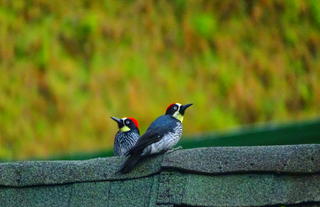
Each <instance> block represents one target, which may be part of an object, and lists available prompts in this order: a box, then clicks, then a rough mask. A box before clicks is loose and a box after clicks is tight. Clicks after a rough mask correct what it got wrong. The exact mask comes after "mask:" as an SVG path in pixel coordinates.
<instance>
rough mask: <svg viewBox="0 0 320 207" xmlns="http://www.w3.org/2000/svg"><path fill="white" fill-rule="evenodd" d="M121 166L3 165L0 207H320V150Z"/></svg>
mask: <svg viewBox="0 0 320 207" xmlns="http://www.w3.org/2000/svg"><path fill="white" fill-rule="evenodd" d="M122 161H123V158H119V157H111V158H99V159H91V160H86V161H30V162H14V163H1V164H0V206H1V207H15V206H17V207H20V206H28V207H29V206H30V207H34V206H36V207H38V206H39V207H40V206H46V207H55V206H62V207H64V206H65V207H77V206H94V207H114V206H116V207H141V206H142V207H174V206H175V207H183V206H203V207H209V206H215V207H220V206H221V207H222V206H224V207H229V206H230V207H242V206H243V207H248V206H263V207H267V206H273V207H276V206H278V207H279V206H281V205H285V206H299V207H307V206H308V207H317V206H320V187H319V186H320V166H319V164H320V145H296V146H269V147H217V148H197V149H192V150H179V151H175V152H172V153H167V154H165V155H160V156H156V157H153V158H151V159H148V160H146V161H145V162H143V163H142V164H140V165H139V166H138V167H137V168H136V169H135V170H133V172H131V173H129V174H125V175H119V174H116V173H115V172H116V171H117V169H118V168H119V166H120V164H121V162H122Z"/></svg>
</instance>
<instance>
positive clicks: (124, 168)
mask: <svg viewBox="0 0 320 207" xmlns="http://www.w3.org/2000/svg"><path fill="white" fill-rule="evenodd" d="M141 158H142V156H141V155H139V154H134V155H129V157H128V158H127V159H126V161H124V163H123V164H122V165H121V167H120V169H119V171H118V172H120V173H128V172H130V171H131V170H132V169H133V168H134V166H136V164H137V163H138V162H139V161H140V160H141Z"/></svg>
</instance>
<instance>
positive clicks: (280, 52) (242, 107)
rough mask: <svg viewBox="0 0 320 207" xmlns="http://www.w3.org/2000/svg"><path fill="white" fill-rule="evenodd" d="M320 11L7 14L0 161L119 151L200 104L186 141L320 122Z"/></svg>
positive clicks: (99, 6)
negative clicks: (135, 135) (119, 145)
mask: <svg viewBox="0 0 320 207" xmlns="http://www.w3.org/2000/svg"><path fill="white" fill-rule="evenodd" d="M319 49H320V4H319V2H318V0H309V1H303V0H285V1H284V0H261V1H254V0H239V1H234V0H225V1H219V0H214V1H200V0H190V1H187V0H174V1H171V0H161V1H140V0H131V1H108V0H105V1H102V0H97V1H88V0H77V1H60V0H53V1H47V0H14V1H12V0H2V1H1V3H0V63H1V64H0V158H1V159H26V158H29V157H46V156H49V155H54V154H63V153H67V152H68V153H70V152H89V151H95V150H103V149H106V148H110V147H112V145H113V138H114V134H115V133H116V130H117V126H116V124H115V123H114V122H113V121H112V120H111V119H109V117H110V116H111V115H112V116H118V117H124V116H132V117H135V118H137V119H138V120H139V121H140V125H141V128H142V131H144V130H145V128H146V127H147V126H148V125H149V123H150V122H151V121H152V120H153V119H154V118H155V117H157V116H159V115H160V114H162V113H164V111H165V108H166V106H167V105H168V104H170V103H172V102H181V103H189V102H191V103H194V106H193V107H192V108H190V110H189V111H188V112H187V113H186V117H185V122H184V134H186V135H192V134H198V133H204V132H209V131H224V130H228V129H231V128H234V127H237V126H240V125H247V124H254V123H264V122H275V123H282V122H287V121H293V120H303V119H310V118H314V117H316V116H317V115H318V114H319V112H320V106H319V103H320V84H319V82H320V54H319Z"/></svg>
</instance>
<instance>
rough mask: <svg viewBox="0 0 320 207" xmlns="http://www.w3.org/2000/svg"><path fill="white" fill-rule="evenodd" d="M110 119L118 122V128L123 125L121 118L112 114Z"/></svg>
mask: <svg viewBox="0 0 320 207" xmlns="http://www.w3.org/2000/svg"><path fill="white" fill-rule="evenodd" d="M111 119H112V120H114V121H115V122H117V123H118V126H119V128H121V127H122V126H123V123H122V120H121V119H119V118H117V117H114V116H112V117H111Z"/></svg>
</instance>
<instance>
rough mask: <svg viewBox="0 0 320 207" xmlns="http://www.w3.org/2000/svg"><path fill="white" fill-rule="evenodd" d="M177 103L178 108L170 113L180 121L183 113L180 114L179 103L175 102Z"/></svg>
mask: <svg viewBox="0 0 320 207" xmlns="http://www.w3.org/2000/svg"><path fill="white" fill-rule="evenodd" d="M176 104H177V105H178V110H177V111H176V112H174V114H173V115H172V116H173V117H174V118H176V119H178V120H179V121H180V122H181V123H182V122H183V115H182V114H180V112H179V111H180V107H181V104H179V103H176Z"/></svg>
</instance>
